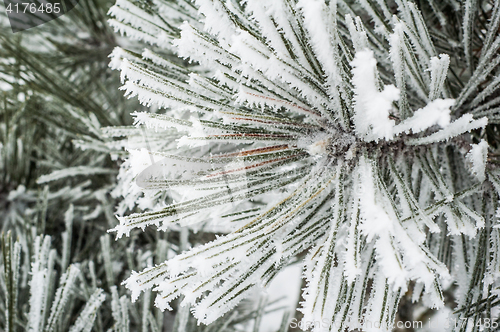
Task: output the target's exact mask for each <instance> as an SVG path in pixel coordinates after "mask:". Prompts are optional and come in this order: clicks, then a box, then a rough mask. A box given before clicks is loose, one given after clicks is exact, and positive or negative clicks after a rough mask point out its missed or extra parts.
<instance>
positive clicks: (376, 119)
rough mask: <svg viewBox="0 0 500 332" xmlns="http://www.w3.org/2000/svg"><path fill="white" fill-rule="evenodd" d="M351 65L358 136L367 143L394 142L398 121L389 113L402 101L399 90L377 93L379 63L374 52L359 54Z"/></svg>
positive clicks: (390, 86)
mask: <svg viewBox="0 0 500 332" xmlns="http://www.w3.org/2000/svg"><path fill="white" fill-rule="evenodd" d="M351 65H352V67H353V69H352V75H353V77H352V83H353V84H354V87H355V89H354V92H355V94H356V95H355V97H354V117H353V118H354V126H355V130H356V133H357V134H358V135H359V136H360V137H361V138H363V139H364V140H366V141H377V140H380V139H391V138H392V137H393V128H394V125H395V121H394V120H392V119H390V118H389V114H390V111H391V110H392V102H394V101H396V100H398V99H399V90H398V89H397V88H396V87H395V86H394V85H388V86H385V87H384V90H383V91H379V90H378V88H377V86H378V84H377V74H376V73H377V72H376V68H377V61H376V60H375V58H374V57H373V52H372V51H369V50H364V51H361V52H357V53H356V57H355V58H354V60H353V61H352V62H351Z"/></svg>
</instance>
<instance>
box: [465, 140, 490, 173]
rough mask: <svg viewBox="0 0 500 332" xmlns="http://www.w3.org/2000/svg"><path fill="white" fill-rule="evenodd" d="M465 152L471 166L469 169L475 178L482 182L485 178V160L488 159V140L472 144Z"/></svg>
mask: <svg viewBox="0 0 500 332" xmlns="http://www.w3.org/2000/svg"><path fill="white" fill-rule="evenodd" d="M471 146H472V148H471V149H470V151H469V153H468V154H467V159H468V160H469V162H470V163H471V165H472V167H471V168H470V171H471V173H472V174H474V175H475V176H476V178H477V179H478V180H479V181H480V182H483V181H484V180H485V179H486V172H485V171H486V161H487V159H488V142H486V141H485V140H481V142H479V143H478V144H472V145H471Z"/></svg>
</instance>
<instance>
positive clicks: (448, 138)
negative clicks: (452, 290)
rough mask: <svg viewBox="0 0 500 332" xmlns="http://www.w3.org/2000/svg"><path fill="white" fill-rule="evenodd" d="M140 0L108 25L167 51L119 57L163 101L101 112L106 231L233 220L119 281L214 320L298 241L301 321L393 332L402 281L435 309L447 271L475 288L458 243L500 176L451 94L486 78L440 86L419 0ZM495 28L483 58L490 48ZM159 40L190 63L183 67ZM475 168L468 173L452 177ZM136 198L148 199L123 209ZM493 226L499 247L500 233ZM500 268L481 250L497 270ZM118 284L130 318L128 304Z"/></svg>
mask: <svg viewBox="0 0 500 332" xmlns="http://www.w3.org/2000/svg"><path fill="white" fill-rule="evenodd" d="M134 3H135V2H133V1H129V0H120V1H118V2H117V4H116V5H115V6H114V7H113V8H112V9H111V11H110V13H111V14H112V15H113V16H114V18H113V21H112V25H113V26H114V27H115V28H116V29H117V30H119V31H122V32H124V33H125V34H129V35H130V36H131V37H132V38H140V39H142V40H143V41H145V42H146V43H149V44H151V45H152V46H153V47H154V48H160V49H162V50H161V52H153V51H152V50H148V49H146V50H145V51H144V52H142V55H141V54H138V53H134V52H129V51H126V50H123V49H120V48H117V49H115V51H113V54H112V55H111V63H110V67H112V68H113V69H115V70H120V71H121V79H122V82H123V88H122V89H123V90H124V91H125V95H126V96H128V97H137V98H138V100H139V101H140V102H141V103H143V104H144V105H147V106H154V107H155V109H154V112H135V113H133V116H134V117H135V123H134V125H135V126H134V127H129V128H116V129H109V128H107V129H103V131H104V132H105V133H107V135H108V136H109V137H111V138H117V137H126V138H127V139H126V141H127V142H126V143H121V145H119V144H118V143H116V142H113V144H116V145H117V146H119V147H120V148H122V147H123V148H124V149H125V150H126V151H127V157H126V159H125V161H124V162H123V164H122V167H121V169H120V173H119V179H120V186H118V187H117V189H116V190H115V192H114V194H115V195H116V196H123V198H124V200H123V203H122V204H121V205H120V207H119V209H118V212H117V213H118V215H119V217H118V219H119V222H120V223H119V225H117V226H116V227H115V228H114V229H113V230H111V232H115V233H116V237H117V238H120V237H122V236H124V235H125V236H129V235H130V234H131V232H133V231H134V230H135V229H142V230H144V229H145V228H146V227H148V226H151V225H154V226H156V227H157V228H158V230H160V231H164V230H169V229H174V230H179V228H180V227H187V228H190V229H192V230H193V231H197V230H199V229H200V228H203V229H204V230H207V229H210V230H214V229H216V230H217V232H221V233H224V235H221V236H219V237H217V238H216V239H215V240H214V241H212V242H209V243H206V244H203V245H199V246H195V247H193V248H191V249H188V250H186V251H184V252H182V253H181V254H179V255H177V256H174V257H172V258H170V259H169V260H167V261H165V262H162V263H159V264H157V265H156V266H152V267H149V268H147V269H145V270H144V271H142V272H133V273H132V275H131V276H130V277H129V278H128V279H127V280H126V281H125V283H124V284H125V286H126V287H127V288H128V289H130V290H131V292H132V298H133V299H134V300H136V299H137V298H138V297H139V295H140V294H141V293H142V292H146V294H150V293H149V292H151V291H154V292H156V294H157V295H156V300H155V305H156V306H157V307H158V308H160V309H162V310H164V309H172V306H171V302H172V301H174V300H175V299H177V298H182V302H181V304H180V305H181V306H185V308H188V307H189V308H191V309H190V310H191V311H192V313H193V315H194V316H195V317H196V319H197V320H198V321H199V322H201V323H204V324H210V323H212V322H214V321H216V320H217V319H218V318H219V317H221V316H222V315H224V314H226V313H228V312H230V311H231V310H232V309H233V308H234V307H235V306H236V305H238V303H239V302H240V301H241V300H243V299H244V298H246V297H248V296H250V294H251V293H252V292H253V291H255V290H256V289H257V290H258V289H262V288H264V287H265V286H266V285H267V284H268V283H269V282H270V281H271V280H272V279H273V277H274V276H275V275H276V274H277V273H278V271H279V270H280V269H282V268H283V267H285V266H286V265H287V264H289V263H291V262H293V261H294V260H295V259H296V256H297V254H299V253H302V252H307V254H306V258H305V263H304V278H305V280H306V282H307V284H306V287H305V289H304V293H303V294H304V296H303V298H304V302H303V303H301V308H300V310H301V311H302V312H303V314H304V320H303V322H321V323H322V324H321V325H320V326H314V327H312V330H313V331H314V332H318V331H338V332H340V331H345V330H346V329H351V330H353V329H361V330H369V328H365V327H363V326H360V322H362V321H371V322H372V323H376V322H377V323H379V326H381V328H380V329H379V330H380V331H389V330H391V329H390V327H391V324H392V323H393V322H394V319H395V317H396V311H397V308H398V303H399V301H400V299H401V298H402V296H404V295H405V293H406V292H407V291H408V290H409V288H410V287H413V286H411V285H415V286H414V287H413V289H412V291H413V292H414V294H413V300H414V301H421V302H422V305H424V306H426V307H429V308H441V307H443V305H444V296H443V292H442V287H443V286H447V285H449V284H450V280H458V283H457V285H458V287H459V288H460V292H461V293H460V294H459V295H460V297H459V298H460V301H461V302H460V305H462V304H463V303H465V299H466V297H467V296H469V297H470V296H476V295H474V294H476V293H477V294H479V293H480V292H479V291H478V292H476V293H474V292H475V291H474V292H472V291H471V293H470V294H469V295H467V292H468V289H469V288H468V283H470V282H472V281H473V280H476V279H477V278H476V277H474V275H475V274H472V273H471V271H470V270H467V271H466V270H465V269H470V267H472V266H474V259H475V258H474V259H472V258H470V257H469V258H470V260H469V261H468V263H467V264H466V263H464V262H465V259H466V257H465V256H463V255H464V254H463V252H462V251H463V250H462V248H463V247H464V245H469V244H464V243H462V241H469V240H468V239H469V238H470V239H472V238H473V237H475V236H480V234H485V233H484V232H485V231H486V230H489V229H491V227H487V226H488V223H489V224H491V220H490V217H489V216H492V215H495V213H494V212H492V211H489V212H487V213H486V214H484V213H482V212H481V213H480V212H477V210H476V208H477V207H478V206H482V205H481V204H482V201H481V199H482V198H483V195H482V190H483V189H484V188H483V187H485V186H481V185H480V184H479V183H478V181H477V180H479V181H486V180H488V181H490V182H491V184H492V186H493V187H494V188H495V190H496V191H498V193H500V177H499V174H496V173H494V172H490V170H489V168H488V167H487V166H488V165H487V163H488V159H487V150H488V146H487V144H486V143H485V142H484V141H482V142H481V143H479V144H477V145H473V146H472V148H471V149H470V153H469V154H468V155H467V157H466V156H465V155H466V152H465V150H466V149H465V148H464V146H468V144H464V142H466V143H470V140H469V137H470V135H467V133H468V132H470V131H473V130H477V129H481V128H484V127H485V126H486V125H487V124H488V119H487V118H486V117H481V116H480V115H477V114H472V113H470V112H464V113H461V109H460V110H459V111H458V108H462V107H463V105H464V103H468V102H469V101H468V99H467V98H468V96H469V95H470V94H472V93H473V92H474V91H475V90H474V89H475V88H476V87H477V85H475V83H468V87H466V89H465V90H466V91H465V90H464V91H465V92H463V94H462V95H461V96H459V98H457V100H454V99H451V98H450V96H452V95H454V93H451V91H450V90H452V89H450V87H449V86H450V85H449V84H447V79H448V68H449V67H450V66H452V64H453V62H452V61H451V58H452V56H451V55H448V54H444V53H443V54H438V51H436V48H435V47H434V44H433V39H431V38H430V36H431V34H430V32H429V31H427V25H426V23H427V22H425V21H424V17H423V16H422V13H420V11H419V9H418V8H417V6H416V5H414V4H412V3H409V2H407V1H403V0H397V1H396V2H395V6H397V8H392V7H391V8H389V6H388V5H387V3H386V2H385V1H368V0H361V1H359V4H358V5H356V6H351V4H350V3H346V2H344V1H342V0H338V1H324V0H311V1H302V0H301V1H298V2H297V1H291V0H275V1H264V0H253V1H247V2H245V6H239V5H237V2H233V1H230V0H216V1H209V0H197V1H195V4H194V5H192V4H189V5H188V4H187V3H185V2H184V0H178V1H174V2H168V3H169V4H170V5H172V6H176V5H175V4H179V7H178V9H179V12H178V13H176V12H175V11H174V12H171V13H170V14H168V15H167V16H165V17H167V18H166V19H165V20H162V19H163V16H162V15H163V14H161V15H160V13H162V12H163V13H166V12H167V9H166V7H165V5H164V2H163V1H160V0H152V1H151V3H152V4H154V6H156V7H151V8H153V9H151V10H150V11H144V10H139V9H137V15H135V16H134V17H131V16H130V13H131V11H135V10H136V9H135V7H137V6H136V5H134ZM186 6H187V7H189V8H191V9H185V10H181V9H182V8H184V7H186ZM187 7H186V8H187ZM154 8H158V10H154ZM376 9H377V10H376ZM359 12H361V13H362V15H360V13H359ZM127 13H128V14H127ZM392 13H396V14H395V15H393V14H392ZM165 15H166V14H165ZM160 16H161V17H160ZM382 16H383V17H382ZM368 20H370V23H369V24H372V23H371V22H374V23H375V25H376V29H375V31H372V30H371V29H367V28H365V26H367V25H366V24H367V23H368ZM165 22H168V23H169V24H166V23H165ZM466 25H467V26H469V23H467V24H466ZM491 33H493V32H491ZM488 35H491V34H490V33H488ZM467 38H469V37H467ZM492 38H493V37H491V38H489V39H492ZM490 42H491V45H490V46H491V48H489V50H488V51H487V52H486V51H485V52H486V53H485V55H484V57H485V59H489V60H492V59H493V53H492V52H493V50H494V48H495V47H496V46H495V45H497V44H496V41H493V39H492V40H490ZM498 45H500V41H499V42H498ZM499 47H500V46H499ZM167 50H172V51H174V52H176V54H177V55H178V56H180V57H181V58H183V59H185V60H188V61H191V64H190V65H186V66H179V65H178V64H177V62H176V61H171V60H170V59H169V57H167V56H165V55H163V54H165V52H164V51H167ZM482 61H483V60H482ZM484 61H487V60H484ZM498 61H500V60H498ZM486 65H487V64H486V63H482V64H481V63H480V64H478V66H486ZM488 68H490V67H488ZM493 69H494V68H491V71H490V72H492V71H493ZM474 75H479V74H474ZM481 79H486V77H481ZM493 83H494V81H493ZM491 88H493V87H491ZM469 104H470V103H468V104H466V105H469ZM110 144H111V143H110ZM469 164H470V165H469ZM468 166H469V167H470V170H471V172H472V174H473V175H474V176H475V177H476V179H474V178H473V177H471V176H466V177H455V176H454V174H456V172H457V171H456V170H457V169H464V170H465V169H466V168H467V167H468ZM78 174H79V173H78V170H72V172H70V174H62V173H59V174H58V173H56V174H53V175H52V176H49V177H46V178H42V179H41V181H49V180H56V179H57V178H58V177H59V176H62V175H67V176H71V175H78ZM165 196H168V197H169V198H171V199H172V201H173V202H172V203H170V204H167V203H166V202H165V201H164V200H163V199H162V198H163V197H165ZM486 203H487V202H486ZM486 203H485V204H486ZM487 204H489V203H487ZM136 208H139V209H141V210H143V212H141V213H133V214H128V215H127V214H126V211H132V210H134V209H136ZM488 209H490V210H491V206H489V205H488ZM495 230H498V228H495ZM495 234H496V235H494V236H496V238H492V239H491V246H492V247H493V246H497V247H498V248H500V237H499V236H498V232H497V233H495ZM481 236H483V235H481ZM492 236H493V235H492ZM445 240H446V241H445ZM102 241H103V244H106V245H108V246H109V243H108V242H107V241H109V239H108V238H107V237H105V238H102ZM442 243H447V245H446V246H445V245H441V244H442ZM467 243H469V242H467ZM485 243H487V242H486V241H485ZM485 246H486V245H485ZM485 246H483V247H485ZM471 247H473V248H472V249H473V250H476V251H478V250H482V249H481V248H480V247H481V246H472V245H471ZM477 254H478V255H480V254H481V252H480V251H478V253H477ZM461 255H462V256H461ZM474 255H475V254H474ZM108 256H109V255H108ZM497 256H498V255H497ZM497 256H495V259H496V261H495V262H494V264H497V265H495V266H500V263H498V262H499V261H500V259H497V258H496V257H497ZM474 257H476V256H474ZM499 257H500V256H499ZM492 259H493V256H492ZM105 261H109V257H108V258H106V257H105ZM107 265H110V264H107ZM497 272H498V271H497ZM497 272H495V271H494V268H488V278H489V279H488V282H490V283H494V282H495V281H493V280H494V279H495V278H497V276H498V273H497ZM108 274H109V275H110V277H109V278H110V279H112V272H109V273H108ZM36 275H37V278H36V280H39V279H40V280H42V281H43V274H42V272H40V271H38V270H36ZM42 281H36V282H37V283H41V282H42ZM368 285H372V286H371V287H370V286H368ZM470 289H472V288H470ZM485 289H486V288H485ZM40 291H43V290H40ZM112 292H113V299H112V305H113V315H114V316H115V317H116V319H117V321H120V322H121V323H120V324H121V326H124V325H125V324H126V322H127V320H128V312H127V309H126V307H124V306H123V303H122V302H123V301H122V300H120V299H119V298H118V295H117V293H116V290H115V291H112ZM471 294H472V295H471ZM148 296H149V295H148ZM478 301H479V299H478ZM478 303H479V302H478ZM33 307H37V308H42V307H43V304H42V303H36V301H35V300H33ZM33 324H34V325H36V324H35V322H34V323H33ZM325 326H326V327H325ZM123 328H124V327H123Z"/></svg>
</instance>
